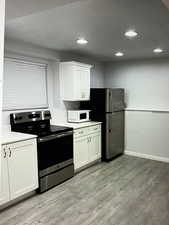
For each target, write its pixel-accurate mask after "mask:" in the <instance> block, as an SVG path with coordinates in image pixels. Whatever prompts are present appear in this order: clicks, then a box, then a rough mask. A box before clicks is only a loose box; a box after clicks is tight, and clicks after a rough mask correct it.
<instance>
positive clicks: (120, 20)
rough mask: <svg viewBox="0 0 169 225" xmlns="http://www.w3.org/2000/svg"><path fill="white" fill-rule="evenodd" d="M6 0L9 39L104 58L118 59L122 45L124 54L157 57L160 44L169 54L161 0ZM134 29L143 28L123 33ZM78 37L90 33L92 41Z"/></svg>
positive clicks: (167, 15)
mask: <svg viewBox="0 0 169 225" xmlns="http://www.w3.org/2000/svg"><path fill="white" fill-rule="evenodd" d="M6 1H7V20H6V21H7V23H6V38H8V39H15V40H20V41H24V42H28V43H32V44H35V45H38V46H42V47H46V48H51V49H55V50H63V51H70V52H78V53H84V54H90V55H92V56H95V57H97V58H99V59H101V60H104V61H106V60H114V59H115V57H114V54H113V53H114V52H116V51H119V50H121V51H123V52H124V53H125V56H124V59H137V58H150V57H151V58H152V57H157V56H155V55H154V53H152V51H153V49H154V48H155V47H161V48H164V49H165V51H164V53H162V54H161V55H160V56H162V57H164V56H169V11H168V9H167V8H166V7H165V6H164V4H163V3H162V1H161V0H67V1H66V0H55V1H54V0H47V1H45V0H29V1H25V0H6ZM163 1H167V0H163ZM21 2H22V3H21ZM23 2H24V4H23ZM15 3H17V4H15ZM38 4H39V6H38ZM129 28H131V29H136V30H137V31H138V33H139V36H138V38H136V39H134V40H128V39H126V38H125V37H124V35H123V34H124V32H125V31H126V30H127V29H129ZM78 37H85V38H87V39H88V41H89V43H88V45H87V46H83V47H81V46H78V45H77V44H76V42H75V41H76V39H77V38H78Z"/></svg>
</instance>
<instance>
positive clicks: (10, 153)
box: [9, 148, 12, 157]
mask: <svg viewBox="0 0 169 225" xmlns="http://www.w3.org/2000/svg"><path fill="white" fill-rule="evenodd" d="M11 155H12V152H11V149H10V148H9V157H11Z"/></svg>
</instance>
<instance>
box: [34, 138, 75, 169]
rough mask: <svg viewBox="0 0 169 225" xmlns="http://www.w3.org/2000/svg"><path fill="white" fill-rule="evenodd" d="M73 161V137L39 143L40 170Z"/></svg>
mask: <svg viewBox="0 0 169 225" xmlns="http://www.w3.org/2000/svg"><path fill="white" fill-rule="evenodd" d="M69 159H73V135H72V134H71V135H68V136H65V137H61V138H56V139H53V140H48V141H45V142H40V143H38V165H39V170H43V169H46V168H48V167H50V166H54V165H56V164H58V163H61V162H64V161H66V160H69Z"/></svg>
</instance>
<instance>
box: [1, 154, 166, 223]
mask: <svg viewBox="0 0 169 225" xmlns="http://www.w3.org/2000/svg"><path fill="white" fill-rule="evenodd" d="M0 225H169V164H167V163H161V162H156V161H151V160H146V159H140V158H136V157H131V156H125V155H124V156H122V157H119V158H117V159H116V160H114V161H112V162H110V163H100V164H97V165H95V166H93V167H91V168H89V169H87V170H84V171H83V172H81V173H79V174H77V175H76V176H75V177H74V178H73V179H71V180H68V181H67V182H65V183H63V184H61V185H59V186H57V187H55V188H53V189H51V190H50V191H48V192H46V193H44V194H41V195H35V196H34V197H31V198H29V199H27V200H25V201H23V202H21V203H19V204H17V205H15V206H13V207H10V208H8V209H6V210H4V211H2V212H1V213H0Z"/></svg>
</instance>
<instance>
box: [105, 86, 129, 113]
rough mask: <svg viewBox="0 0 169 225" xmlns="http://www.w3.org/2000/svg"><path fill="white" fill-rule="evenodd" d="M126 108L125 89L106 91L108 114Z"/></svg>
mask: <svg viewBox="0 0 169 225" xmlns="http://www.w3.org/2000/svg"><path fill="white" fill-rule="evenodd" d="M124 108H125V103H124V89H122V88H114V89H109V88H108V89H106V112H118V111H121V110H124Z"/></svg>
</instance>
